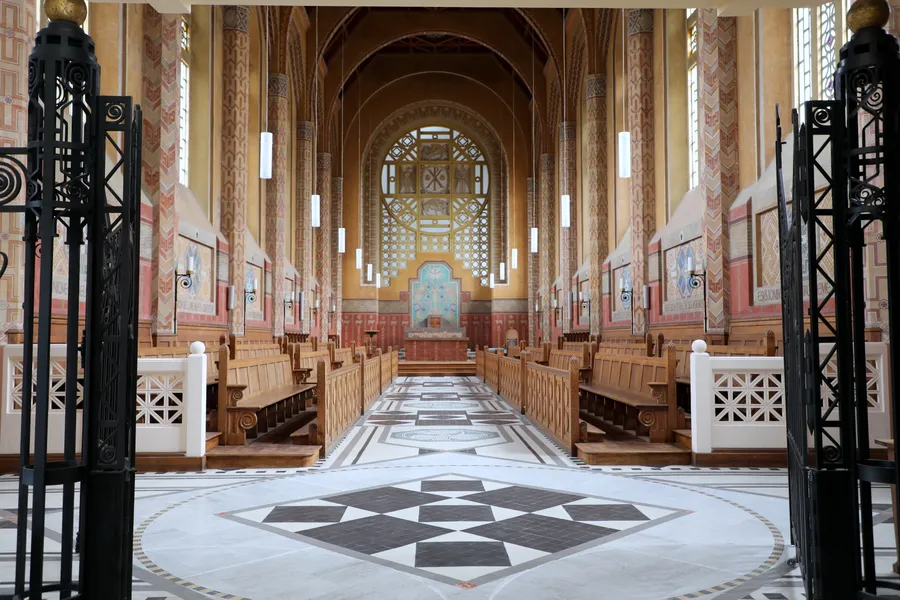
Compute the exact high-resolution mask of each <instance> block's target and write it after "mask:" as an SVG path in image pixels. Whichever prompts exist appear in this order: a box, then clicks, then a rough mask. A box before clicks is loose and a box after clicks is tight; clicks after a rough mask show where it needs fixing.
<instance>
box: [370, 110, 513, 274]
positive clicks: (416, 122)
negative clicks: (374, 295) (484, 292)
mask: <svg viewBox="0 0 900 600" xmlns="http://www.w3.org/2000/svg"><path fill="white" fill-rule="evenodd" d="M435 123H440V124H442V125H443V126H445V127H448V128H451V129H455V130H458V131H462V132H465V133H466V134H467V136H469V137H470V138H471V142H472V144H474V145H475V146H477V148H478V149H479V150H480V151H481V152H482V153H483V155H484V159H485V162H486V163H487V169H488V171H489V172H490V173H503V172H505V169H504V168H503V167H502V166H503V165H504V163H505V160H506V156H505V154H504V152H503V148H502V146H501V144H500V142H499V139H500V138H499V136H498V135H497V132H496V131H495V130H494V128H493V127H492V126H491V125H490V124H489V123H487V122H485V121H484V120H483V119H482V118H481V116H480V115H478V114H476V113H474V112H472V111H471V110H469V109H468V108H466V107H464V106H462V105H459V104H456V103H453V102H447V101H442V100H430V101H427V102H417V103H413V104H410V105H408V106H405V107H403V108H401V109H398V110H397V111H395V112H394V113H392V114H391V115H390V116H389V117H388V118H387V119H385V120H384V121H382V123H381V124H380V125H379V127H378V129H377V130H376V131H375V132H374V133H373V134H372V135H371V136H370V138H369V140H368V142H367V143H366V147H365V150H364V153H363V157H364V158H363V165H364V172H363V180H364V181H365V182H366V183H365V192H364V196H363V198H362V201H361V202H360V207H359V217H360V218H359V222H360V228H361V231H360V239H362V240H363V261H364V263H366V264H368V263H372V264H374V265H376V268H377V265H378V256H377V251H376V250H377V249H380V248H381V247H382V246H381V237H380V235H379V232H380V225H381V222H382V219H381V217H382V215H381V206H382V202H381V200H380V198H381V175H382V167H383V162H384V157H385V156H386V154H387V153H388V151H389V150H390V148H391V147H392V146H393V145H394V144H395V142H397V140H398V139H400V137H401V136H402V135H403V134H404V133H407V132H409V131H412V130H413V129H415V128H417V127H421V126H426V125H433V124H435ZM494 179H495V182H494V183H497V182H496V179H498V178H496V177H495V178H494ZM501 179H502V178H501ZM504 194H505V186H503V185H491V186H490V189H489V191H488V201H489V203H490V207H491V211H492V212H493V214H501V211H500V210H499V208H500V205H501V199H504V200H503V202H504V203H505V195H504ZM485 226H487V227H489V231H490V240H491V244H492V249H491V252H490V254H491V257H490V261H491V262H490V264H491V268H494V269H495V272H496V267H497V265H496V264H495V263H497V262H498V257H499V256H505V255H506V250H505V248H500V247H499V245H498V244H499V243H500V241H501V240H502V239H503V234H502V226H503V223H502V222H501V220H500V219H489V222H488V223H486V224H485V223H482V224H481V225H480V227H485ZM363 277H364V270H363V271H361V272H360V283H361V284H363V285H374V282H372V283H369V282H366V281H364V279H363Z"/></svg>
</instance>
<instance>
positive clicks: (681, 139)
mask: <svg viewBox="0 0 900 600" xmlns="http://www.w3.org/2000/svg"><path fill="white" fill-rule="evenodd" d="M665 14H666V18H665V33H666V35H665V40H666V50H667V52H665V53H663V55H662V57H661V58H662V59H663V60H664V61H665V71H664V76H665V78H666V82H665V83H666V90H667V94H666V103H665V104H663V105H662V106H661V107H659V108H658V109H657V110H659V111H666V112H667V113H668V115H667V117H668V118H667V120H666V146H665V147H666V151H665V153H664V154H663V155H661V156H660V158H659V160H657V164H658V165H660V167H662V168H663V169H664V170H665V173H666V176H667V178H668V189H667V192H666V196H667V199H668V202H667V204H668V214H669V216H671V215H672V214H673V213H674V212H675V209H676V208H678V205H679V204H681V199H682V198H684V195H685V194H686V193H687V191H688V186H689V185H690V153H689V152H688V151H687V148H686V143H687V140H688V121H689V117H688V85H687V22H686V18H685V11H684V10H667V11H665ZM657 56H660V55H659V54H657ZM657 226H659V224H657Z"/></svg>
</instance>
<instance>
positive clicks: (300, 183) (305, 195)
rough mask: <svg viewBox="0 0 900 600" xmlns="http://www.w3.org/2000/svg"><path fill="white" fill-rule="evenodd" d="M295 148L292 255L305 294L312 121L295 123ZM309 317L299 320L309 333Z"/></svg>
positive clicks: (308, 286) (309, 274)
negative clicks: (295, 203) (294, 246)
mask: <svg viewBox="0 0 900 600" xmlns="http://www.w3.org/2000/svg"><path fill="white" fill-rule="evenodd" d="M294 148H295V150H296V152H295V156H296V164H295V165H294V167H295V169H296V170H297V198H298V203H299V206H298V208H297V210H296V215H297V222H296V224H295V227H296V228H297V229H296V231H297V255H296V256H295V257H294V261H295V262H294V265H295V266H296V267H297V269H299V271H300V280H301V281H302V282H303V283H302V285H301V291H303V292H305V293H306V295H307V296H309V295H310V293H311V291H312V290H313V289H314V287H315V285H314V284H313V278H314V277H315V275H314V273H313V262H312V259H313V249H312V240H313V235H312V228H311V227H310V214H309V213H310V210H311V209H310V201H309V198H310V196H311V195H312V176H313V173H312V165H313V124H312V121H302V122H300V123H298V124H297V143H296V145H295V146H294ZM309 323H310V321H309V319H306V318H304V319H303V320H302V321H301V326H300V330H301V331H303V332H304V333H309Z"/></svg>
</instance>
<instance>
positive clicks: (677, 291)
mask: <svg viewBox="0 0 900 600" xmlns="http://www.w3.org/2000/svg"><path fill="white" fill-rule="evenodd" d="M702 256H703V240H702V239H701V238H697V239H694V240H691V241H689V242H686V243H684V244H681V245H678V246H674V247H672V248H668V249H667V250H665V257H666V260H665V270H664V271H663V274H662V275H663V279H664V281H665V288H664V289H665V294H664V297H663V314H678V313H686V312H696V311H702V310H703V287H702V286H701V287H700V288H696V289H695V288H693V287H691V277H690V275H688V273H687V265H688V260H692V261H693V264H694V265H698V264H700V259H701V258H702ZM673 274H674V275H675V276H674V277H673V276H672V275H673Z"/></svg>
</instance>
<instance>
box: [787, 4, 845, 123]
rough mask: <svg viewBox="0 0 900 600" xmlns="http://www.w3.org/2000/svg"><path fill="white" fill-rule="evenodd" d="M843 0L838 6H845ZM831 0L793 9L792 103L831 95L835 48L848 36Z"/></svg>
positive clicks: (826, 97) (831, 97) (824, 98)
mask: <svg viewBox="0 0 900 600" xmlns="http://www.w3.org/2000/svg"><path fill="white" fill-rule="evenodd" d="M846 6H847V0H842V2H841V7H842V9H843V8H846ZM842 25H843V18H842V13H841V12H840V11H838V10H837V8H836V6H835V4H834V2H826V3H824V4H822V5H820V6H817V7H815V8H795V9H794V32H793V37H794V40H793V42H794V43H793V46H794V103H795V105H796V106H800V105H801V104H802V103H804V102H806V101H807V100H813V99H821V100H832V99H834V72H835V70H836V69H837V60H838V56H837V54H838V53H837V50H838V48H840V47H841V46H842V45H843V44H844V43H845V42H846V41H847V39H849V33H848V32H847V31H846V30H845V29H844V27H843V26H842Z"/></svg>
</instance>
